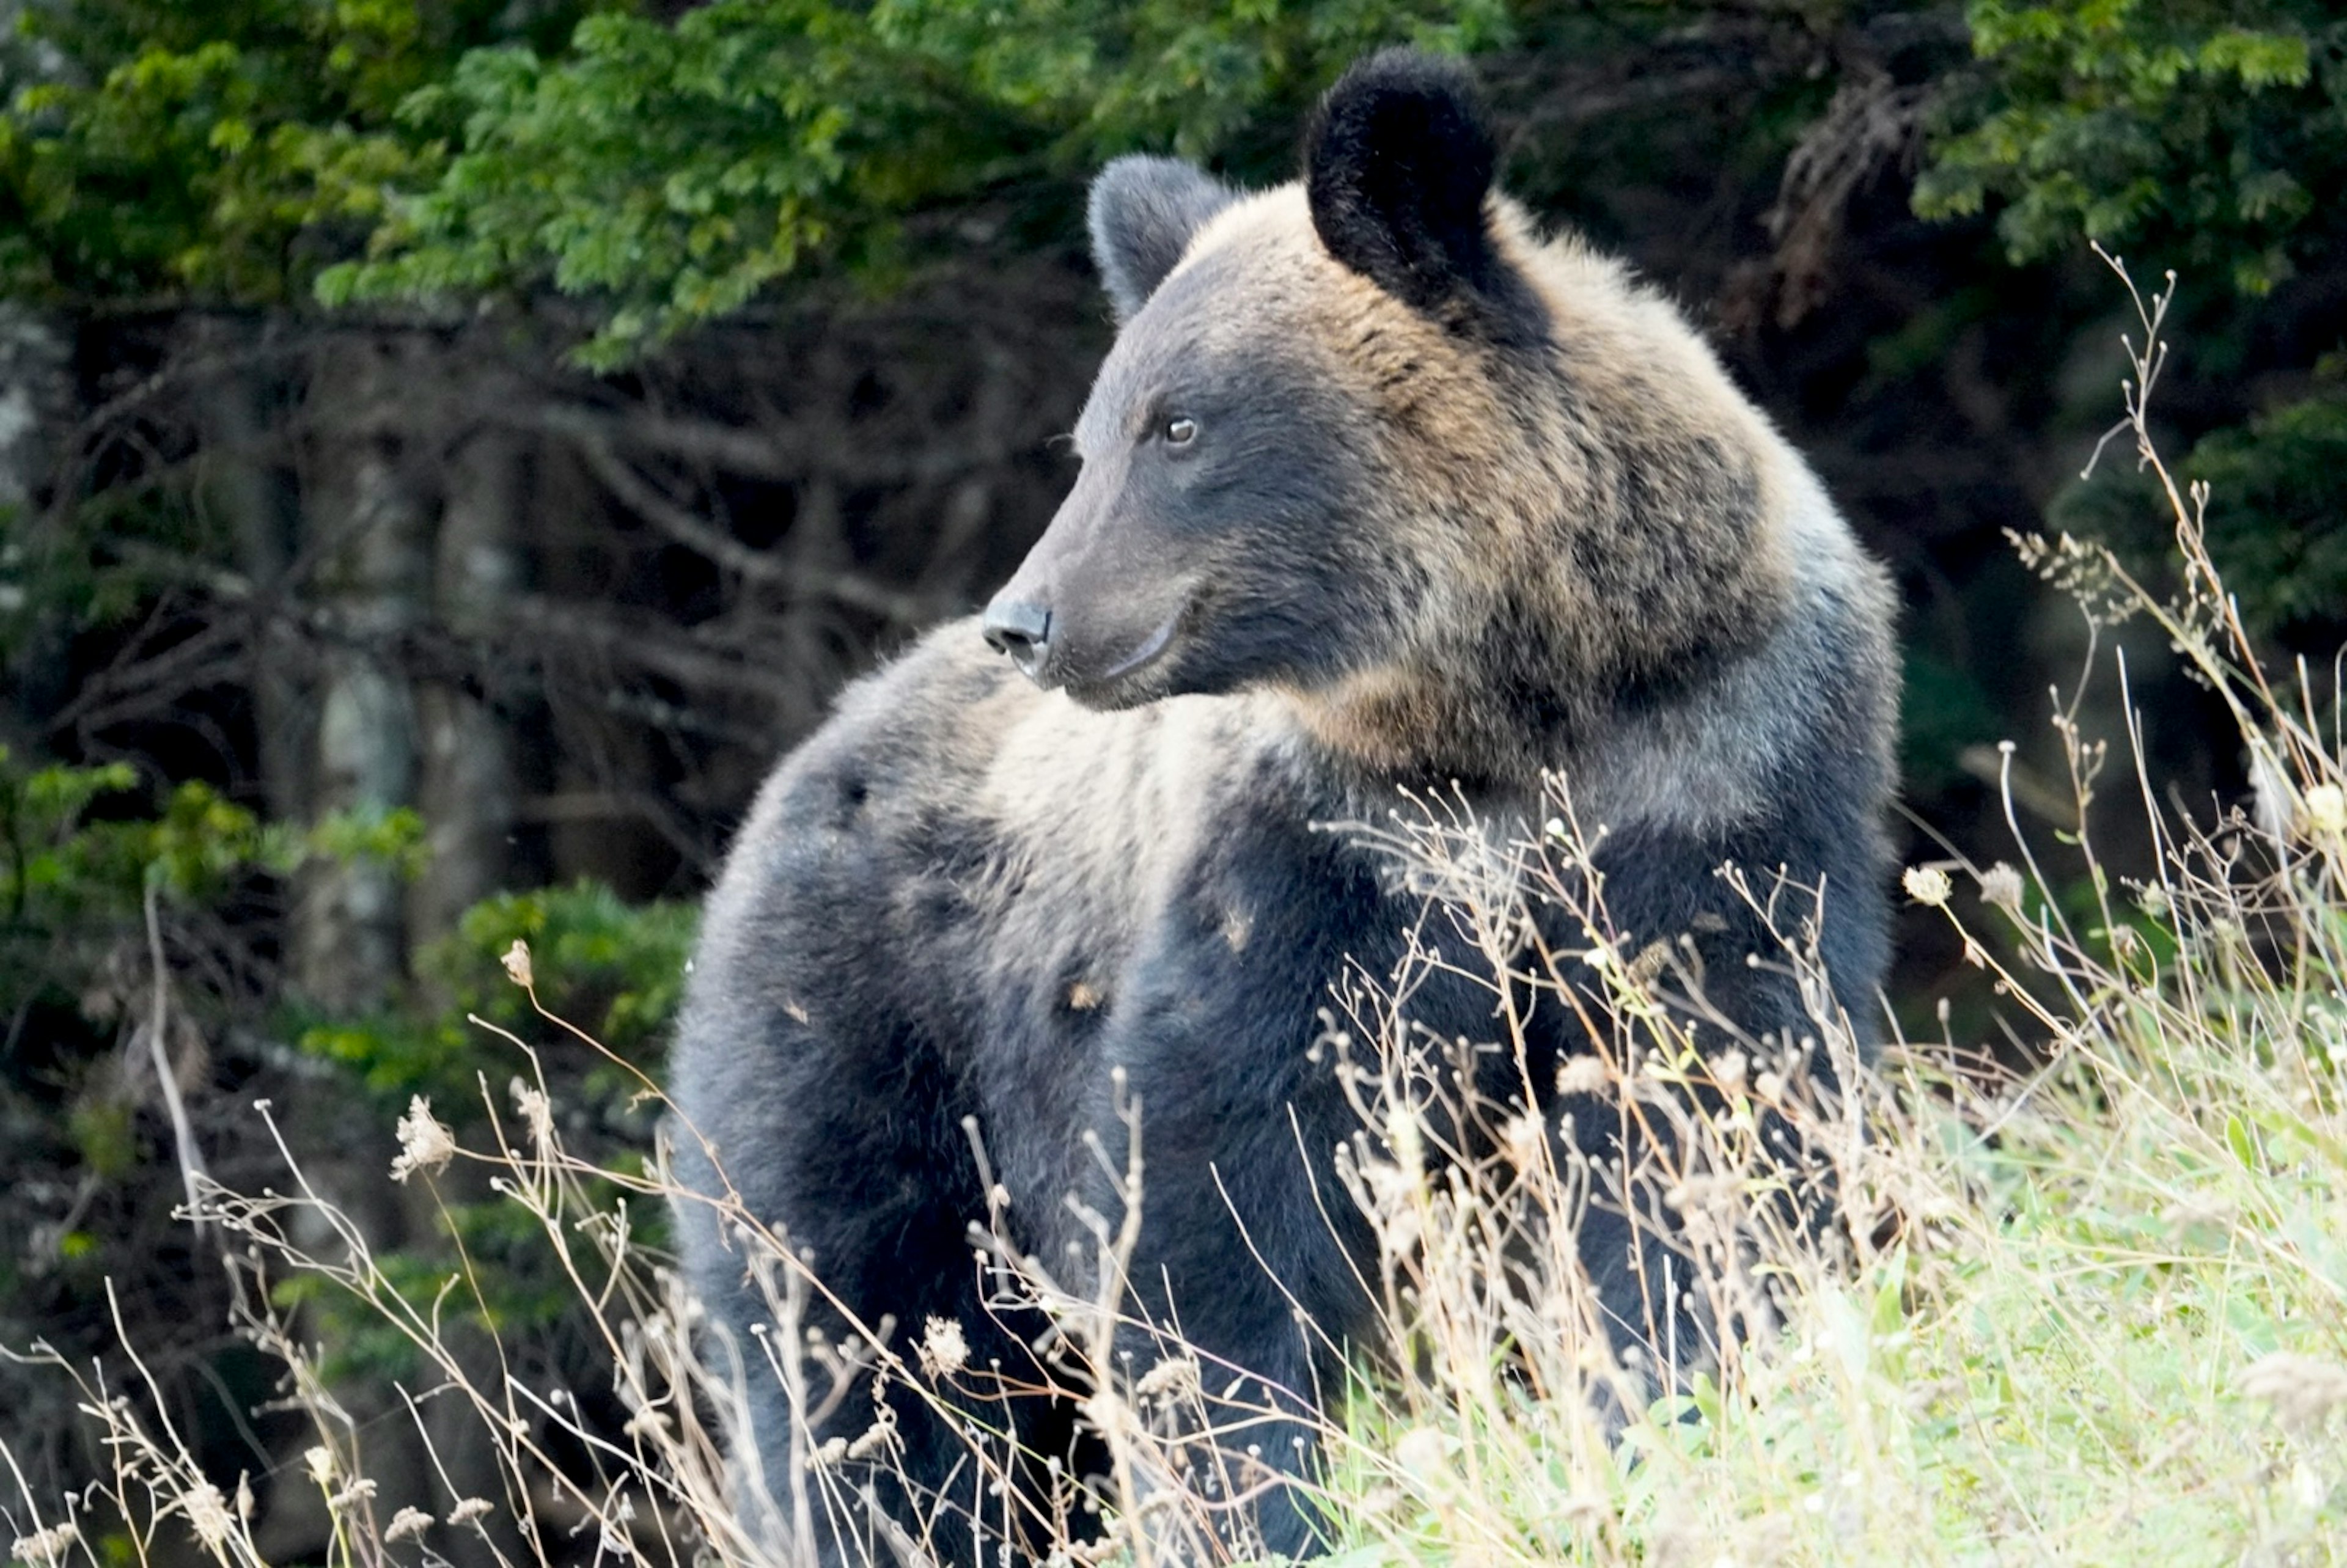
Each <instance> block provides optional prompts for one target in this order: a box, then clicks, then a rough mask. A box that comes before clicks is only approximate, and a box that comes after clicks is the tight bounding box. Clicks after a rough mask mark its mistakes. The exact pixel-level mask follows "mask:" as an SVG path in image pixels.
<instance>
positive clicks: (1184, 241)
mask: <svg viewBox="0 0 2347 1568" xmlns="http://www.w3.org/2000/svg"><path fill="white" fill-rule="evenodd" d="M1233 200H1235V197H1234V195H1233V192H1232V191H1231V189H1230V188H1229V187H1228V186H1226V185H1225V184H1224V183H1223V182H1222V181H1221V180H1219V179H1215V178H1214V176H1213V175H1211V174H1208V173H1206V172H1205V171H1204V169H1199V168H1197V167H1196V166H1194V165H1193V164H1187V163H1184V162H1183V161H1182V160H1181V159H1177V158H1143V157H1139V156H1135V157H1131V158H1120V159H1117V160H1116V161H1115V162H1113V163H1112V164H1110V165H1109V166H1108V167H1107V168H1106V169H1102V170H1101V171H1100V174H1099V175H1098V177H1097V178H1095V179H1093V180H1092V201H1091V204H1090V210H1089V212H1088V214H1087V216H1088V218H1089V220H1090V223H1091V227H1092V260H1093V261H1094V262H1095V263H1097V264H1098V265H1099V267H1100V272H1101V281H1102V282H1103V283H1105V284H1107V285H1108V297H1109V298H1110V299H1111V300H1112V301H1113V302H1115V304H1116V319H1117V320H1118V321H1119V322H1121V323H1122V322H1129V321H1131V320H1132V319H1133V316H1134V315H1135V314H1136V313H1138V312H1139V311H1140V309H1141V307H1142V306H1143V305H1144V304H1146V303H1148V302H1149V296H1150V295H1151V294H1153V293H1155V292H1157V285H1158V284H1160V283H1162V282H1164V281H1165V274H1166V273H1168V272H1172V271H1173V265H1174V263H1175V262H1177V261H1181V259H1182V252H1183V251H1186V250H1188V249H1189V248H1190V239H1191V236H1193V235H1194V234H1195V233H1197V231H1199V230H1200V229H1201V228H1203V227H1204V225H1205V222H1206V220H1207V219H1209V218H1212V217H1213V216H1214V214H1215V213H1217V212H1220V211H1221V210H1223V209H1224V208H1225V207H1227V206H1229V205H1230V204H1231V202H1232V201H1233Z"/></svg>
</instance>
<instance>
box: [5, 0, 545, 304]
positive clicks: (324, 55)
mask: <svg viewBox="0 0 2347 1568" xmlns="http://www.w3.org/2000/svg"><path fill="white" fill-rule="evenodd" d="M584 9H586V6H585V5H579V4H571V3H569V0H525V3H524V4H521V5H511V4H507V3H505V0H457V3H456V4H425V3H424V0H333V3H331V4H328V3H321V0H258V3H246V0H193V3H190V0H56V3H52V4H36V5H30V6H28V7H26V10H25V11H24V12H23V14H22V20H21V25H20V28H19V36H18V37H17V38H15V40H14V41H13V42H12V44H11V45H10V46H9V47H8V48H7V49H6V52H5V55H0V81H5V86H6V88H7V98H6V104H5V110H0V290H5V292H9V293H14V294H19V295H25V294H30V295H34V296H37V297H46V298H52V299H62V300H67V301H81V302H87V301H93V300H101V299H109V298H130V299H141V298H147V297H151V296H155V295H179V294H183V293H193V294H196V295H198V296H202V297H212V298H228V299H237V300H261V301H276V300H282V299H287V298H291V297H295V296H298V294H299V293H300V292H302V290H303V289H305V288H306V287H307V285H308V280H309V278H310V276H312V275H313V274H314V272H315V271H316V269H317V267H318V265H319V264H320V262H321V261H323V260H328V259H331V258H332V255H333V252H334V251H338V250H347V249H348V247H349V246H350V245H351V243H352V242H353V241H354V239H355V237H356V236H357V235H358V234H360V233H363V232H364V231H365V230H366V229H367V228H368V227H370V226H372V224H373V223H374V222H375V221H376V220H378V219H379V218H380V217H381V215H382V213H383V210H384V201H385V199H386V195H387V193H388V192H389V191H391V190H395V189H397V188H400V187H402V186H408V185H415V184H417V183H420V182H423V181H425V180H428V179H431V178H432V177H433V175H434V174H435V173H436V171H437V170H438V169H440V167H441V166H442V162H443V156H442V155H443V148H444V145H445V139H446V135H447V133H448V130H449V128H448V127H446V126H445V125H443V124H440V123H438V122H436V121H434V120H433V119H431V118H430V117H428V116H415V115H410V116H407V117H405V118H403V117H400V116H399V115H397V114H396V113H395V111H396V110H397V109H398V108H399V107H400V106H401V105H402V104H403V103H405V101H406V100H407V99H408V98H409V97H411V96H413V95H414V94H415V92H417V91H418V90H419V89H421V88H422V87H425V86H426V85H427V84H429V83H431V82H434V81H436V80H439V79H440V78H441V77H444V76H445V75H446V72H447V71H448V70H449V69H450V68H451V67H453V65H454V64H455V62H456V60H457V59H458V58H459V57H461V56H462V55H463V53H464V52H465V51H466V50H467V49H469V48H474V47H477V46H486V45H491V44H495V43H498V42H503V41H508V40H513V39H516V38H520V39H526V40H545V39H548V38H549V37H559V36H561V34H562V33H563V32H564V31H567V30H568V28H569V26H570V25H571V24H572V23H573V22H574V21H575V20H576V19H577V17H578V16H579V15H580V14H581V13H582V11H583V10H584Z"/></svg>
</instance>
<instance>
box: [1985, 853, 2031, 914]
mask: <svg viewBox="0 0 2347 1568" xmlns="http://www.w3.org/2000/svg"><path fill="white" fill-rule="evenodd" d="M1980 893H1981V902H1982V903H1983V904H1986V905H1987V906H1989V907H1991V908H1993V909H2003V910H2004V911H2006V912H2007V913H2009V914H2014V915H2018V914H2019V913H2021V898H2022V894H2023V893H2024V887H2023V886H2022V881H2021V873H2020V872H2018V871H2016V870H2014V868H2013V867H2012V866H2008V865H2006V864H2005V863H2004V861H2002V860H2000V861H1998V862H1997V863H1996V864H1995V865H1993V866H1990V867H1989V868H1988V869H1987V870H1985V871H1983V872H1982V873H1981V879H1980Z"/></svg>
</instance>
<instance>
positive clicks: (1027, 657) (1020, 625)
mask: <svg viewBox="0 0 2347 1568" xmlns="http://www.w3.org/2000/svg"><path fill="white" fill-rule="evenodd" d="M978 624H979V630H983V631H984V632H985V633H986V641H987V645H988V646H989V647H990V648H992V649H993V650H994V651H996V652H998V653H1008V654H1009V655H1010V662H1012V663H1013V664H1016V665H1018V666H1019V672H1020V674H1022V675H1024V676H1026V677H1027V678H1028V679H1029V680H1030V681H1031V680H1033V679H1035V671H1037V670H1039V669H1040V668H1041V667H1042V663H1043V655H1044V653H1045V652H1046V651H1049V649H1050V647H1051V611H1050V610H1042V609H1039V608H1038V607H1036V606H1034V605H1031V604H1021V603H1020V602H1018V601H1017V600H1012V601H1011V602H1010V603H1007V604H1006V603H1004V602H1003V601H1002V600H999V599H998V600H995V601H994V602H993V603H992V604H989V605H988V606H987V607H986V614H985V615H984V617H982V618H981V619H980V620H979V623H978Z"/></svg>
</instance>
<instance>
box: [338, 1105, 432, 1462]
mask: <svg viewBox="0 0 2347 1568" xmlns="http://www.w3.org/2000/svg"><path fill="white" fill-rule="evenodd" d="M454 1158H456V1135H455V1134H454V1133H452V1132H449V1131H448V1129H447V1128H446V1127H444V1126H442V1125H441V1124H440V1123H439V1122H437V1121H436V1120H435V1119H434V1118H433V1115H432V1102H430V1101H429V1100H426V1099H425V1097H424V1096H423V1095H421V1094H419V1095H416V1096H415V1098H414V1099H413V1100H410V1101H409V1102H407V1114H406V1115H405V1116H403V1117H401V1118H400V1119H399V1157H398V1158H397V1159H395V1160H394V1161H392V1163H391V1179H392V1180H393V1181H395V1182H404V1181H405V1180H407V1178H408V1177H410V1176H412V1175H414V1174H415V1173H416V1172H418V1171H422V1172H423V1173H425V1174H426V1175H432V1174H436V1173H438V1172H439V1171H441V1170H443V1169H445V1168H446V1165H447V1163H448V1162H449V1161H450V1160H452V1159H454ZM320 1451H323V1450H316V1449H313V1450H311V1452H313V1453H316V1452H320ZM332 1458H333V1456H332V1455H329V1456H328V1460H329V1462H331V1461H332ZM312 1473H313V1474H315V1473H316V1472H315V1471H313V1472H312ZM318 1481H319V1484H320V1485H322V1486H323V1485H324V1484H325V1477H323V1476H320V1477H319V1478H318Z"/></svg>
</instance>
